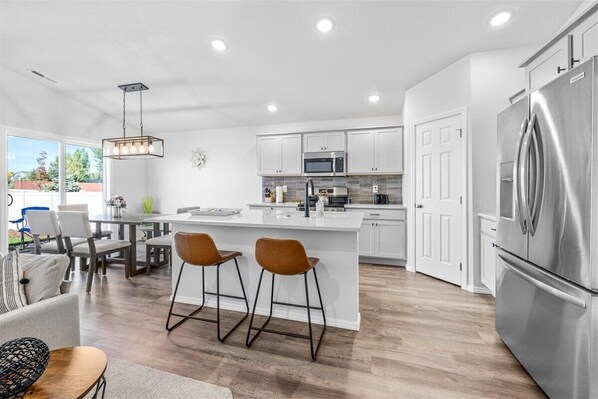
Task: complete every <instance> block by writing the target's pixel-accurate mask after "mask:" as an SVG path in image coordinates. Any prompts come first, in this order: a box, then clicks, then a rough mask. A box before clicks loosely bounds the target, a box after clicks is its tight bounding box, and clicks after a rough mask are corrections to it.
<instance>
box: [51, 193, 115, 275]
mask: <svg viewBox="0 0 598 399" xmlns="http://www.w3.org/2000/svg"><path fill="white" fill-rule="evenodd" d="M58 211H78V212H85V213H87V214H88V215H89V207H88V206H87V204H62V205H58ZM94 233H95V231H94ZM104 237H105V238H112V231H111V230H101V234H100V236H99V237H96V238H104ZM84 241H87V240H84ZM74 267H75V264H74V263H73V269H74ZM87 268H88V265H87V260H86V259H85V258H79V269H81V270H87Z"/></svg>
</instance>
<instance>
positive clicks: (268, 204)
mask: <svg viewBox="0 0 598 399" xmlns="http://www.w3.org/2000/svg"><path fill="white" fill-rule="evenodd" d="M298 205H299V202H260V203H257V202H256V203H253V204H247V206H249V207H255V208H292V209H294V208H297V206H298Z"/></svg>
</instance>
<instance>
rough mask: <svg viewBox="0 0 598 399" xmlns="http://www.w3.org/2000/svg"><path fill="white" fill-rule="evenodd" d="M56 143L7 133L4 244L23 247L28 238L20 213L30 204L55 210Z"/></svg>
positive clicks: (57, 179)
mask: <svg viewBox="0 0 598 399" xmlns="http://www.w3.org/2000/svg"><path fill="white" fill-rule="evenodd" d="M59 152H60V143H59V142H57V141H51V140H37V139H32V138H26V137H17V136H8V137H7V141H6V160H7V163H6V164H7V167H8V172H7V177H8V179H7V181H8V204H9V206H8V243H9V245H19V246H21V247H23V246H24V245H25V244H28V243H30V242H31V241H32V238H31V235H30V234H29V230H28V228H27V221H26V219H24V218H23V213H24V212H26V209H27V208H30V207H45V208H48V209H53V210H56V209H57V207H58V204H60V191H59V188H60V173H59V170H58V162H55V160H57V159H58V158H59Z"/></svg>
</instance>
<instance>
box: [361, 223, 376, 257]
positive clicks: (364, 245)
mask: <svg viewBox="0 0 598 399" xmlns="http://www.w3.org/2000/svg"><path fill="white" fill-rule="evenodd" d="M375 234H376V229H375V228H374V222H372V221H370V220H364V221H363V223H361V230H359V255H360V256H374V252H375V249H374V246H375V245H374V244H375V241H376V236H375Z"/></svg>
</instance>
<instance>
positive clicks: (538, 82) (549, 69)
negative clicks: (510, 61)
mask: <svg viewBox="0 0 598 399" xmlns="http://www.w3.org/2000/svg"><path fill="white" fill-rule="evenodd" d="M568 54H569V41H568V38H567V37H564V38H563V39H561V40H559V41H558V42H556V43H555V44H554V45H552V47H550V48H548V49H547V50H546V52H545V53H543V54H542V55H541V56H539V57H538V58H536V59H535V60H533V61H532V62H531V63H530V64H529V65H527V66H526V68H525V80H526V82H525V84H526V90H528V91H529V92H531V91H534V90H536V89H539V88H540V87H542V86H544V85H545V84H546V83H548V82H550V81H551V80H552V79H554V78H556V77H557V76H559V74H560V73H562V72H564V71H566V70H567V65H568V60H567V59H568Z"/></svg>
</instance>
